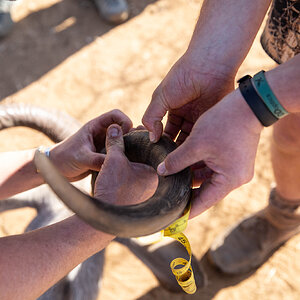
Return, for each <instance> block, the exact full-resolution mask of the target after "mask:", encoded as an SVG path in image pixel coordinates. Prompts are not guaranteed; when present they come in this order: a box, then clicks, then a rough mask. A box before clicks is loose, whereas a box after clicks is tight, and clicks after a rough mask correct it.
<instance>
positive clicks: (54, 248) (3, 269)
mask: <svg viewBox="0 0 300 300" xmlns="http://www.w3.org/2000/svg"><path fill="white" fill-rule="evenodd" d="M113 238H114V237H113V236H111V235H108V234H105V233H102V232H100V231H97V230H95V229H93V228H92V227H90V226H89V225H86V224H85V223H84V222H82V221H81V220H79V219H78V218H77V217H76V216H73V217H71V218H69V219H67V220H64V221H62V222H60V223H57V224H54V225H51V226H48V227H45V228H42V229H39V230H35V231H32V232H29V233H26V234H23V235H17V236H9V237H5V238H1V239H0V253H1V255H0V291H1V293H0V294H1V299H3V300H6V299H7V300H10V299H16V300H17V299H22V300H26V299H36V298H37V297H38V296H40V295H41V294H42V293H44V292H45V291H46V290H47V289H48V288H50V287H51V286H52V285H54V284H55V283H56V282H57V281H59V280H60V279H61V278H63V277H64V276H65V275H66V274H67V273H68V272H70V271H71V270H72V269H73V268H74V267H75V266H76V265H78V264H79V263H81V262H82V261H84V260H85V259H87V258H88V257H90V256H91V255H93V254H95V253H97V252H98V251H100V250H101V249H103V248H105V247H106V246H107V245H108V243H109V242H110V241H111V240H112V239H113Z"/></svg>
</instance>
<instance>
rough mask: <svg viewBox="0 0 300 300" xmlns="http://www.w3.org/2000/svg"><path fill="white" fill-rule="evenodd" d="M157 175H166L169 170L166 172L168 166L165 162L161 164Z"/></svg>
mask: <svg viewBox="0 0 300 300" xmlns="http://www.w3.org/2000/svg"><path fill="white" fill-rule="evenodd" d="M157 173H158V174H159V175H166V173H167V170H166V165H165V163H164V162H162V163H160V164H159V165H158V167H157Z"/></svg>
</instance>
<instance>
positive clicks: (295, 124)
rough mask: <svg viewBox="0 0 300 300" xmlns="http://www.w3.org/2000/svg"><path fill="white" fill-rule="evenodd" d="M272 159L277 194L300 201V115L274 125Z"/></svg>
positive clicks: (288, 117)
mask: <svg viewBox="0 0 300 300" xmlns="http://www.w3.org/2000/svg"><path fill="white" fill-rule="evenodd" d="M271 159H272V165H273V172H274V176H275V182H276V191H277V193H278V194H279V195H280V196H281V197H283V198H285V199H287V200H290V201H292V200H298V202H299V199H300V114H297V115H296V114H292V115H289V116H287V117H285V118H284V119H282V120H280V121H279V122H278V123H276V124H275V125H274V130H273V138H272V142H271Z"/></svg>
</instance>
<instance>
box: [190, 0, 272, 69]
mask: <svg viewBox="0 0 300 300" xmlns="http://www.w3.org/2000/svg"><path fill="white" fill-rule="evenodd" d="M270 3H271V0H254V1H248V0H238V1H236V0H205V1H204V3H203V5H202V8H201V12H200V16H199V19H198V22H197V24H196V27H195V30H194V33H193V36H192V39H191V42H190V45H189V47H188V51H187V52H188V55H191V57H192V58H193V59H194V60H199V59H200V60H201V59H202V60H204V61H205V65H208V66H209V67H210V68H215V67H217V69H219V68H220V67H221V68H222V67H223V69H224V71H225V72H226V73H229V74H232V73H234V74H235V73H236V72H237V70H238V68H239V66H240V65H241V63H242V62H243V60H244V58H245V57H246V55H247V53H248V51H249V49H250V47H251V45H252V43H253V40H254V38H255V36H256V34H257V32H258V29H259V27H260V25H261V23H262V21H263V19H264V17H265V15H266V12H267V10H268V7H269V5H270ZM195 63H197V62H195Z"/></svg>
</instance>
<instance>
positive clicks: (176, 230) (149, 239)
mask: <svg viewBox="0 0 300 300" xmlns="http://www.w3.org/2000/svg"><path fill="white" fill-rule="evenodd" d="M190 210H191V204H190V203H189V205H188V206H187V208H186V209H185V211H184V213H183V216H182V217H180V218H179V219H177V220H176V221H175V222H174V223H172V224H171V225H170V226H168V227H167V228H165V229H164V230H162V231H161V232H160V233H155V234H153V235H150V236H146V237H141V238H138V239H139V240H140V241H141V242H142V243H147V244H150V243H157V242H159V241H161V240H162V238H163V237H164V236H165V237H170V238H173V239H175V240H177V241H178V242H179V243H181V244H182V245H183V246H184V247H185V249H186V250H187V253H188V255H189V260H188V261H187V260H186V259H184V258H181V257H177V258H175V259H173V260H172V262H171V263H170V267H171V270H172V273H173V274H174V276H175V278H176V280H177V282H178V284H179V285H180V286H181V288H182V289H183V290H184V291H185V292H186V293H187V294H194V293H195V292H196V290H197V286H196V282H195V278H194V273H193V269H192V265H191V263H192V249H191V245H190V243H189V240H188V238H187V237H186V236H185V235H184V234H183V233H182V231H183V230H184V229H185V228H186V227H187V222H188V219H189V215H190ZM158 234H159V235H158ZM179 266H180V267H179Z"/></svg>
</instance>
